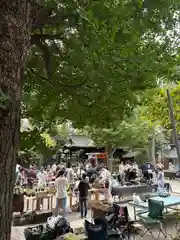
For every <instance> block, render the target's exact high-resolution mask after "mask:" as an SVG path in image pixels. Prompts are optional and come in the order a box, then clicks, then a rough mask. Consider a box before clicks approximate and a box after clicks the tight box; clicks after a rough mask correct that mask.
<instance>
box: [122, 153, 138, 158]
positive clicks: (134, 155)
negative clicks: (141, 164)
mask: <svg viewBox="0 0 180 240" xmlns="http://www.w3.org/2000/svg"><path fill="white" fill-rule="evenodd" d="M139 154H140V152H128V153H126V154H125V155H123V158H134V157H136V156H138V155H139Z"/></svg>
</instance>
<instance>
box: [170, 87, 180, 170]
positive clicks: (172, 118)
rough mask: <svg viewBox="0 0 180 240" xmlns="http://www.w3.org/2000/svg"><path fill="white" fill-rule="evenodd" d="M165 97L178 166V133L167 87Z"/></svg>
mask: <svg viewBox="0 0 180 240" xmlns="http://www.w3.org/2000/svg"><path fill="white" fill-rule="evenodd" d="M167 97H168V105H169V115H170V119H171V124H172V129H173V135H174V141H175V145H176V151H177V156H178V161H179V167H180V149H179V139H178V134H177V129H176V120H175V116H174V109H173V104H172V98H171V94H170V91H169V89H167Z"/></svg>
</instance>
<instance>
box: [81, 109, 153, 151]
mask: <svg viewBox="0 0 180 240" xmlns="http://www.w3.org/2000/svg"><path fill="white" fill-rule="evenodd" d="M142 111H144V109H142V108H136V109H134V111H133V113H132V115H131V116H130V117H128V116H126V117H124V119H123V121H121V122H118V121H116V122H113V123H112V124H111V127H110V128H103V129H101V128H98V129H97V128H92V127H85V129H84V130H85V133H86V134H88V135H90V137H91V138H92V139H93V140H95V142H96V143H97V144H99V145H105V144H112V145H113V146H114V147H118V146H124V147H130V148H136V147H147V145H148V143H149V140H150V137H151V136H152V135H153V133H154V132H155V129H154V126H153V125H152V124H151V123H150V122H149V121H148V120H146V119H144V118H142V117H141V114H142Z"/></svg>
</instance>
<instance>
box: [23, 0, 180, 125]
mask: <svg viewBox="0 0 180 240" xmlns="http://www.w3.org/2000/svg"><path fill="white" fill-rule="evenodd" d="M40 2H41V4H42V7H40V8H38V15H37V16H38V17H37V18H36V19H35V21H34V24H33V29H32V35H31V44H32V49H31V52H30V54H29V57H28V62H27V68H26V74H25V88H24V93H23V105H22V112H23V114H24V115H25V116H26V117H28V118H32V119H33V120H34V121H35V122H36V124H40V125H41V128H42V129H43V128H47V126H49V125H53V124H54V121H55V120H57V119H58V118H59V119H70V120H72V121H73V122H75V123H76V124H77V126H83V125H94V126H96V127H104V126H107V127H109V125H110V123H111V122H112V121H114V120H115V119H122V117H123V116H124V114H126V113H128V112H130V111H131V110H132V108H133V107H134V106H135V105H136V93H137V91H139V90H140V91H142V90H144V89H146V88H151V87H155V86H156V79H157V78H158V77H163V76H166V75H167V74H169V69H172V68H173V66H174V62H176V60H177V59H175V58H174V56H173V54H174V52H175V49H174V47H175V46H176V34H177V32H176V28H175V27H176V24H177V21H178V20H179V19H178V16H177V15H176V14H175V12H176V10H177V9H179V5H178V4H179V1H157V0H151V1H146V0H145V1H140V0H136V1H131V0H128V1H127V0H119V1H107V0H103V1H102V0H101V1H89V2H85V1H72V2H69V1H67V0H65V1H63V3H59V2H58V1H55V0H46V1H40ZM34 7H35V9H37V6H34ZM172 29H173V30H172ZM168 30H172V31H169V33H168V34H167V31H168Z"/></svg>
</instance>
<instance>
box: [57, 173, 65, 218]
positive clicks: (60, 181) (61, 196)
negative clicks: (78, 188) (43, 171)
mask: <svg viewBox="0 0 180 240" xmlns="http://www.w3.org/2000/svg"><path fill="white" fill-rule="evenodd" d="M64 175H65V171H64V170H60V171H59V173H58V175H57V178H56V180H55V184H54V185H55V187H56V189H57V192H56V215H58V213H59V208H60V207H61V208H62V209H63V213H64V215H65V214H66V208H67V185H68V180H67V178H66V177H65V176H64Z"/></svg>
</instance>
